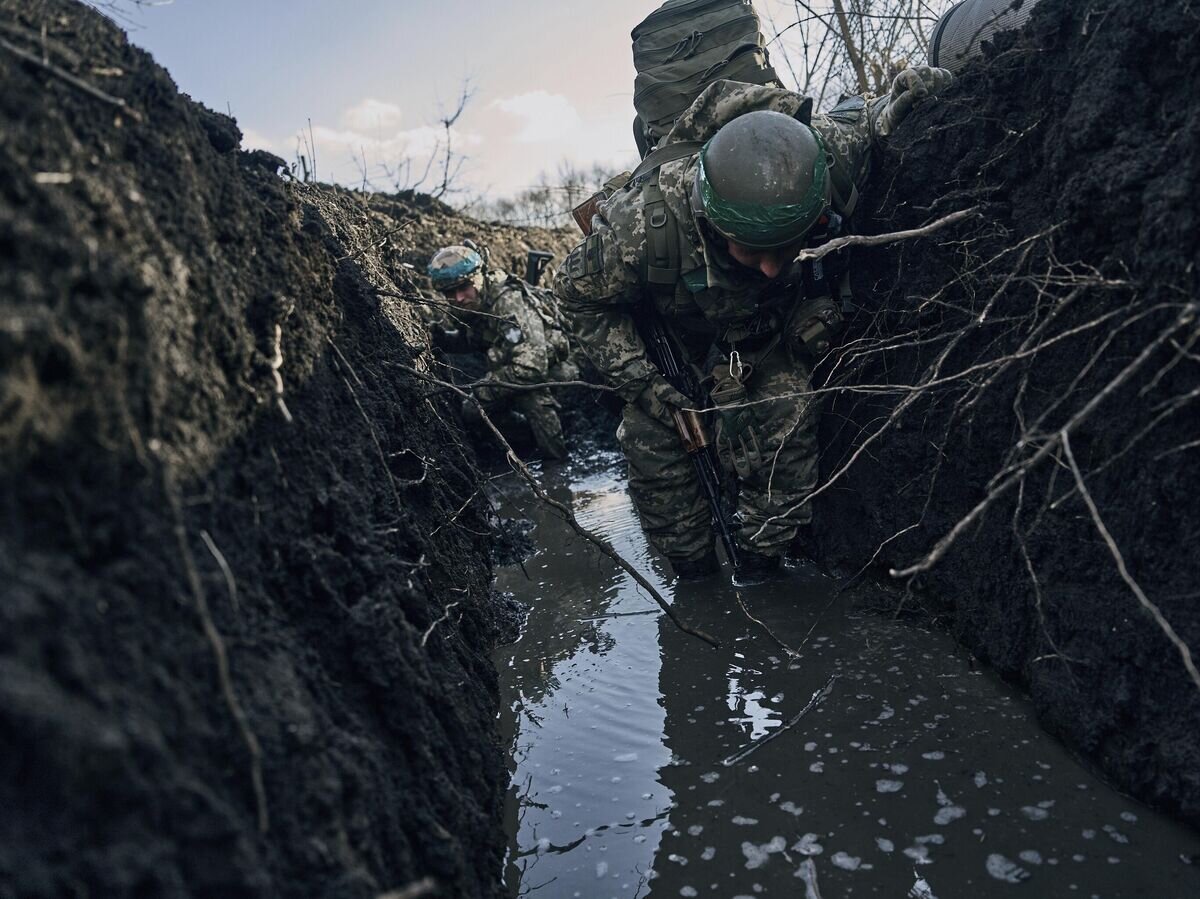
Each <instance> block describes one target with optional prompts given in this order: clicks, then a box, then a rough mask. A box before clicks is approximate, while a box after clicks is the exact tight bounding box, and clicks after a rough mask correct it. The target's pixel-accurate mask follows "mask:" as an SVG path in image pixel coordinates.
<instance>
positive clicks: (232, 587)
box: [200, 531, 241, 612]
mask: <svg viewBox="0 0 1200 899" xmlns="http://www.w3.org/2000/svg"><path fill="white" fill-rule="evenodd" d="M200 539H201V540H203V541H204V545H205V546H207V547H208V551H209V552H210V553H212V557H213V558H214V559H216V560H217V566H218V567H219V568H220V569H221V574H223V575H225V586H226V587H227V588H228V590H229V601H230V602H231V603H232V604H233V610H234V611H235V612H239V611H241V609H240V608H239V607H238V595H237V581H236V580H234V577H233V569H231V568H230V567H229V563H228V562H226V561H225V556H224V554H223V553H222V552H221V550H220V549H218V548H217V544H216V543H214V542H213V538H212V537H210V536H209V535H208V531H201V532H200Z"/></svg>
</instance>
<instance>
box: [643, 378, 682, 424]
mask: <svg viewBox="0 0 1200 899" xmlns="http://www.w3.org/2000/svg"><path fill="white" fill-rule="evenodd" d="M634 402H635V403H636V404H637V406H638V408H639V409H641V410H642V411H643V412H645V413H646V414H647V415H649V416H650V417H651V418H654V419H657V420H658V421H661V422H663V423H665V424H674V421H673V419H672V417H671V410H672V409H688V408H691V407H692V406H694V405H695V403H693V402H692V401H691V400H689V399H688V398H687V397H686V396H684V395H683V394H682V393H680V392H679V391H678V390H676V389H675V388H674V387H672V386H671V385H670V384H668V383H667V381H666V379H665V378H660V377H656V378H654V380H652V381H651V382H650V383H649V384H648V385H647V386H646V388H645V389H644V390H643V391H642V392H641V393H639V394H638V395H637V399H635V400H634Z"/></svg>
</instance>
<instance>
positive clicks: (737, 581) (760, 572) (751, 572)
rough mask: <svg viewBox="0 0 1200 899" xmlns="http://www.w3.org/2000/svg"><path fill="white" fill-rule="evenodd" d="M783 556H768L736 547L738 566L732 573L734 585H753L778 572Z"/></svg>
mask: <svg viewBox="0 0 1200 899" xmlns="http://www.w3.org/2000/svg"><path fill="white" fill-rule="evenodd" d="M782 562H783V556H768V555H766V554H765V553H758V552H755V551H754V550H752V549H738V567H737V570H736V571H734V573H733V584H734V586H735V587H755V586H757V585H758V584H763V583H766V582H767V581H769V580H771V579H772V578H773V577H775V576H776V575H777V574H778V573H779V567H780V565H781V564H782Z"/></svg>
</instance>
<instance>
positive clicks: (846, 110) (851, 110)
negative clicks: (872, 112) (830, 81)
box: [825, 97, 867, 125]
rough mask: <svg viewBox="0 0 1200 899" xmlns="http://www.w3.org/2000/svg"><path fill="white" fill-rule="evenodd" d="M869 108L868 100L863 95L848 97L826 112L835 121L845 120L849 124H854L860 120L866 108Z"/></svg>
mask: <svg viewBox="0 0 1200 899" xmlns="http://www.w3.org/2000/svg"><path fill="white" fill-rule="evenodd" d="M866 108H867V101H866V100H865V99H864V98H862V97H847V98H846V99H845V100H843V101H842V102H841V103H839V104H838V105H837V106H835V107H833V109H831V110H829V112H827V113H825V115H827V116H828V117H829V118H831V119H833V120H834V121H835V122H844V123H845V124H847V125H853V124H854V123H855V122H857V121H858V119H859V117H860V116H861V115H862V112H863V110H864V109H866Z"/></svg>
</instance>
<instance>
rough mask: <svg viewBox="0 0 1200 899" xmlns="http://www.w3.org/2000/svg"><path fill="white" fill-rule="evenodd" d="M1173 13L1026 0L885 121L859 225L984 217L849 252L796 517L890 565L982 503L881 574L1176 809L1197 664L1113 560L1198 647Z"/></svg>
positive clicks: (1186, 218)
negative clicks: (845, 290)
mask: <svg viewBox="0 0 1200 899" xmlns="http://www.w3.org/2000/svg"><path fill="white" fill-rule="evenodd" d="M1196 16H1197V12H1196V10H1195V9H1194V8H1193V7H1192V6H1189V4H1180V3H1175V2H1170V0H1153V2H1149V3H1145V4H1135V5H1134V4H1080V3H1071V2H1063V0H1044V2H1042V3H1040V4H1039V5H1038V7H1037V9H1036V10H1035V11H1034V14H1033V17H1032V19H1031V22H1030V25H1029V28H1028V29H1027V30H1026V32H1024V33H1023V34H1022V35H1021V36H1019V37H1014V36H1011V35H1010V36H1006V37H1005V39H1004V40H1003V41H1002V42H998V43H999V45H998V46H997V47H995V48H993V53H992V57H993V58H992V59H991V60H990V61H989V62H988V63H987V64H986V65H978V66H975V67H973V68H970V69H968V70H967V71H966V72H965V73H964V74H963V75H962V77H961V78H959V79H958V81H957V82H956V84H954V85H953V86H952V87H951V88H950V89H949V90H948V91H947V92H946V94H945V95H944V96H942V97H940V98H939V99H938V101H937V102H935V103H930V104H926V105H924V106H922V107H921V108H919V109H918V110H917V111H915V112H914V114H913V116H912V117H911V118H910V119H909V120H907V121H906V122H905V125H904V128H902V129H901V131H900V132H899V133H898V134H897V135H896V136H895V137H894V138H893V140H892V141H891V143H890V145H889V148H888V150H887V152H885V153H883V154H882V155H881V156H880V158H879V159H878V160H877V163H878V165H877V169H876V171H875V175H874V179H873V181H872V184H871V189H870V190H869V191H867V192H866V193H865V196H867V197H868V201H869V202H870V204H871V206H870V208H869V209H867V210H866V212H867V215H866V217H865V219H864V222H863V224H862V227H863V228H864V229H865V230H871V231H877V232H886V231H891V230H895V229H898V228H907V227H913V226H917V225H920V224H924V223H925V222H928V221H930V220H932V219H934V218H936V217H937V216H940V215H943V214H945V213H948V212H950V211H952V210H955V209H963V208H968V207H972V206H978V207H979V209H980V212H981V215H980V216H979V217H978V218H977V219H976V220H974V222H973V223H971V224H969V225H966V226H961V227H958V228H956V229H953V230H951V231H948V232H942V233H940V234H939V235H937V236H936V237H934V238H930V239H926V240H920V241H915V242H913V241H909V242H905V243H901V244H898V245H895V246H893V247H891V248H889V249H886V250H882V249H873V250H869V251H855V255H854V256H853V258H852V265H853V270H854V271H855V273H856V279H855V300H856V303H857V304H858V306H859V311H858V314H857V316H856V318H855V319H854V321H853V322H852V325H851V328H850V330H849V332H848V334H847V339H846V348H845V350H843V351H841V352H839V353H837V354H835V355H834V356H833V357H831V358H830V359H829V360H827V362H826V363H825V365H824V366H823V367H822V373H823V375H824V385H825V386H827V387H830V388H833V389H835V390H837V391H838V392H835V393H833V394H832V395H831V401H830V402H829V404H828V406H827V414H826V415H825V418H824V424H823V431H822V445H823V447H824V457H823V460H822V469H823V475H824V477H825V479H826V480H827V481H832V482H833V483H832V484H831V485H830V487H829V488H828V489H827V491H826V492H825V493H824V494H823V496H822V497H821V498H820V499H819V501H818V507H817V520H818V522H819V531H820V534H821V539H822V542H823V549H824V552H825V553H826V555H827V558H828V559H829V561H830V562H831V563H832V564H837V565H840V566H841V567H842V568H843V569H845V570H847V571H851V572H852V571H857V570H859V569H861V568H863V567H864V566H870V565H875V566H877V567H878V569H880V570H882V571H884V572H886V571H887V570H888V569H904V568H906V567H908V566H911V565H914V564H915V563H918V562H919V561H920V560H922V559H923V558H924V557H925V555H926V554H927V553H928V552H930V550H931V549H933V548H934V547H935V545H936V544H937V542H938V541H939V540H940V539H941V538H943V536H945V535H947V534H949V533H950V532H951V531H952V529H954V527H955V526H956V524H957V523H958V522H959V521H961V520H962V519H963V518H964V517H965V516H967V515H968V513H970V512H971V510H972V509H973V508H975V507H976V506H977V505H979V504H982V503H984V502H985V501H987V508H986V510H985V511H984V512H983V514H981V515H980V516H978V517H977V518H975V519H972V521H971V522H970V523H969V526H967V527H965V528H964V529H963V530H962V531H961V533H960V534H959V536H958V539H957V541H956V542H955V543H954V544H953V546H952V548H951V549H950V551H949V552H948V553H947V554H946V555H945V557H944V558H943V559H941V561H940V562H939V563H938V564H936V565H934V566H933V567H932V568H929V569H928V570H925V571H923V572H921V573H919V574H918V576H916V577H915V578H912V577H905V578H903V579H902V580H901V582H900V583H901V586H904V587H909V588H911V589H912V590H913V591H914V597H913V598H912V599H910V602H913V601H918V600H919V601H921V602H923V603H924V605H925V606H926V607H927V608H928V609H929V610H930V611H932V612H933V613H934V614H936V615H942V616H945V618H946V620H949V621H952V622H953V627H954V631H955V633H956V635H957V636H958V637H959V638H960V639H961V640H962V641H963V642H964V643H965V644H966V645H967V646H968V647H969V648H970V649H971V650H972V651H974V652H975V653H977V654H978V655H979V657H980V658H982V659H985V660H986V661H988V662H989V663H990V664H992V665H994V666H995V668H996V670H998V671H999V672H1000V673H1001V674H1002V675H1003V676H1004V677H1006V678H1009V679H1011V680H1013V681H1014V682H1016V683H1019V684H1021V685H1022V686H1023V687H1025V688H1026V689H1028V690H1029V692H1030V694H1031V696H1032V700H1033V704H1034V707H1035V708H1036V709H1037V712H1038V715H1039V718H1040V720H1041V721H1042V722H1043V723H1044V724H1045V726H1047V727H1048V728H1049V729H1050V730H1051V731H1052V732H1053V733H1055V734H1057V735H1059V736H1061V737H1062V738H1063V739H1064V740H1065V741H1066V742H1067V743H1068V744H1069V745H1071V746H1072V747H1074V748H1075V749H1076V750H1077V751H1079V752H1080V753H1081V754H1082V755H1083V756H1085V757H1086V758H1087V759H1089V760H1091V761H1092V762H1093V763H1095V764H1096V765H1098V766H1099V767H1100V768H1101V769H1102V770H1103V771H1104V772H1106V775H1107V776H1108V777H1110V778H1112V780H1113V782H1114V783H1116V784H1117V785H1119V786H1120V787H1121V788H1122V789H1125V790H1128V791H1130V792H1131V793H1133V794H1135V795H1137V796H1139V797H1141V798H1143V799H1145V800H1147V801H1150V802H1153V803H1155V804H1157V805H1159V806H1160V807H1163V808H1166V809H1170V810H1172V811H1173V812H1175V813H1176V814H1179V815H1181V816H1182V817H1184V818H1185V819H1186V820H1188V821H1190V822H1192V823H1193V824H1200V739H1197V735H1198V734H1200V685H1198V684H1197V683H1196V682H1195V679H1194V678H1193V677H1192V676H1189V673H1188V671H1187V669H1186V665H1185V660H1184V658H1183V656H1182V653H1181V651H1180V649H1179V647H1178V646H1177V645H1176V644H1174V643H1173V642H1172V641H1171V639H1170V637H1169V634H1168V632H1167V628H1164V627H1163V626H1162V625H1161V624H1160V623H1158V622H1156V621H1155V620H1154V618H1153V616H1152V614H1151V613H1150V612H1149V611H1148V607H1147V606H1146V605H1145V604H1143V603H1142V602H1140V600H1139V598H1138V596H1137V595H1136V592H1135V591H1134V590H1133V589H1132V588H1131V586H1130V583H1129V582H1133V583H1136V584H1137V586H1138V588H1139V589H1140V590H1141V591H1142V592H1143V593H1144V595H1145V597H1146V598H1147V599H1148V601H1149V602H1150V603H1153V604H1155V606H1156V607H1157V609H1158V610H1159V611H1160V612H1161V616H1162V618H1163V620H1164V621H1165V622H1167V624H1168V625H1169V628H1170V629H1171V630H1173V632H1174V634H1175V635H1177V636H1178V638H1179V640H1180V641H1182V642H1183V643H1186V644H1189V645H1190V646H1191V647H1193V648H1194V647H1200V612H1198V610H1200V605H1198V604H1197V602H1196V596H1197V594H1196V589H1197V588H1196V578H1195V565H1194V563H1193V562H1192V559H1191V555H1190V552H1189V550H1188V547H1190V546H1191V545H1192V544H1193V543H1194V542H1195V539H1196V536H1197V535H1198V534H1200V503H1198V502H1197V499H1196V486H1197V484H1200V453H1197V450H1196V446H1197V440H1198V439H1200V416H1197V415H1196V408H1195V403H1194V400H1195V398H1196V397H1197V396H1200V391H1198V386H1200V365H1198V364H1197V357H1196V355H1195V352H1194V350H1193V349H1192V348H1193V346H1194V345H1195V342H1196V340H1197V338H1198V337H1200V331H1198V330H1197V328H1198V326H1197V324H1196V321H1197V319H1196V308H1195V298H1196V296H1197V295H1198V293H1200V266H1198V265H1197V262H1200V227H1197V219H1196V210H1197V209H1198V208H1200V179H1198V176H1197V173H1198V172H1200V165H1198V157H1197V154H1198V152H1200V112H1198V111H1197V107H1196V104H1195V103H1194V102H1193V101H1192V98H1191V94H1190V92H1191V90H1192V87H1191V86H1192V85H1194V84H1196V83H1197V80H1198V79H1200V70H1198V68H1197V67H1198V65H1200V63H1198V60H1200V29H1198V28H1197V24H1198V20H1197V18H1196ZM922 385H924V386H922ZM914 388H916V389H914ZM1064 430H1065V431H1067V432H1069V443H1070V448H1071V449H1072V455H1073V457H1074V459H1075V461H1076V463H1077V465H1078V468H1079V471H1080V475H1081V476H1082V480H1083V482H1084V485H1085V487H1086V489H1087V491H1088V493H1089V494H1090V497H1091V499H1092V500H1093V501H1094V504H1095V507H1096V508H1095V511H1094V512H1093V511H1092V510H1091V509H1089V507H1088V505H1087V504H1086V502H1085V501H1084V499H1083V495H1082V492H1081V491H1080V490H1079V489H1078V484H1077V482H1076V478H1075V475H1074V473H1073V472H1072V470H1071V467H1070V459H1069V458H1068V456H1067V454H1066V452H1065V449H1064V447H1063V445H1062V440H1061V435H1062V433H1063V431H1064ZM1043 449H1046V452H1041V451H1042V450H1043ZM1039 453H1041V455H1040V456H1039V455H1038V454H1039ZM856 454H857V460H856V461H855V462H854V464H853V465H852V466H850V468H849V469H848V470H846V471H845V472H844V473H841V470H842V469H843V467H844V466H845V465H846V463H847V462H849V461H850V460H851V459H853V458H855V456H856ZM1035 457H1036V458H1035ZM1097 518H1099V520H1100V521H1101V522H1102V523H1103V524H1104V526H1105V529H1106V530H1107V531H1108V532H1109V533H1110V534H1111V537H1112V540H1113V542H1114V544H1115V545H1116V546H1117V547H1118V548H1119V551H1120V553H1121V560H1120V563H1118V560H1117V559H1116V558H1115V556H1114V555H1113V553H1112V552H1111V551H1110V548H1109V546H1108V545H1107V544H1106V542H1105V540H1104V538H1103V536H1102V533H1101V531H1100V529H1099V528H1098V526H1097V523H1096V519H1097ZM1119 564H1123V565H1124V566H1125V568H1126V570H1127V575H1128V582H1127V580H1126V578H1125V576H1123V575H1122V574H1121V571H1120V568H1119Z"/></svg>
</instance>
